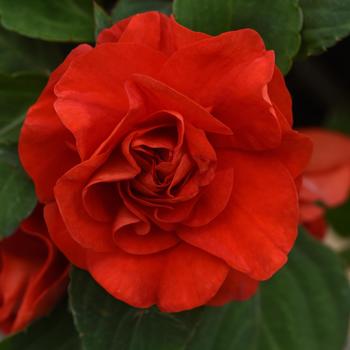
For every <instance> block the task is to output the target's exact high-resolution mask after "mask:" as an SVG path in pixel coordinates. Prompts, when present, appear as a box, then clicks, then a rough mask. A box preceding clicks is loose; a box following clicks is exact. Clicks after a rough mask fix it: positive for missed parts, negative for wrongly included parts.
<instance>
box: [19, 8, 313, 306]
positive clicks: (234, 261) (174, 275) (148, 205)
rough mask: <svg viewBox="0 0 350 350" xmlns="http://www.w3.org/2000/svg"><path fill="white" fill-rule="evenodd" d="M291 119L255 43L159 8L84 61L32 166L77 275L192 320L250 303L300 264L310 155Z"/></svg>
mask: <svg viewBox="0 0 350 350" xmlns="http://www.w3.org/2000/svg"><path fill="white" fill-rule="evenodd" d="M291 123H292V115H291V101H290V97H289V94H288V91H287V89H286V87H285V84H284V80H283V77H282V75H281V73H280V72H279V70H278V69H277V68H276V66H275V63H274V54H273V52H271V51H266V49H265V47H264V44H263V42H262V40H261V38H260V36H259V35H258V34H257V33H256V32H255V31H253V30H250V29H246V30H238V31H234V32H228V33H224V34H222V35H219V36H216V37H211V36H209V35H206V34H203V33H197V32H192V31H190V30H188V29H186V28H184V27H182V26H180V25H179V24H177V23H176V22H175V21H174V20H173V19H171V18H168V17H167V16H165V15H161V14H159V13H155V12H150V13H145V14H142V15H136V16H134V17H132V18H129V19H127V20H124V21H122V22H120V23H118V24H116V25H114V26H113V27H112V28H110V29H107V30H105V31H104V32H102V33H101V34H100V36H99V40H98V45H97V47H95V48H92V47H90V46H88V45H81V46H79V47H78V48H76V49H75V50H73V51H72V52H71V54H70V55H69V56H68V57H67V59H66V60H65V62H64V63H63V64H62V65H61V66H60V67H59V68H58V69H57V70H56V71H55V72H54V73H53V74H52V76H51V78H50V81H49V83H48V85H47V87H46V88H45V90H44V92H43V93H42V95H41V97H40V98H39V100H38V101H37V103H36V104H35V105H34V106H33V107H32V108H31V109H30V111H29V113H28V115H27V118H26V120H25V123H24V127H23V130H22V134H21V139H20V155H21V159H22V162H23V164H24V166H25V168H26V170H27V172H28V173H29V174H30V175H31V177H32V178H33V180H34V182H35V184H36V190H37V194H38V196H39V198H40V200H41V201H42V202H44V203H46V207H45V217H46V220H47V223H48V226H49V231H50V234H51V235H52V238H53V240H54V241H55V242H56V244H57V245H58V246H59V247H60V249H61V250H62V251H63V252H64V253H65V254H66V256H67V257H68V258H69V259H70V260H71V261H72V262H73V263H74V264H76V265H77V266H79V267H81V268H84V269H87V270H88V271H90V273H91V274H92V276H93V277H94V278H95V280H96V281H97V282H98V283H99V284H101V285H102V286H103V287H104V288H105V289H106V290H107V291H108V292H109V293H111V294H112V295H113V296H115V297H116V298H118V299H121V300H123V301H125V302H127V303H129V304H131V305H133V306H136V307H148V306H150V305H152V304H157V305H158V307H159V308H160V309H161V310H164V311H180V310H184V309H190V308H193V307H196V306H199V305H202V304H206V303H210V304H222V303H225V302H227V301H229V300H232V299H238V300H242V299H246V298H249V297H250V296H251V295H252V294H253V293H254V292H255V290H256V288H257V285H258V281H261V280H265V279H268V278H270V277H271V276H272V275H273V274H274V273H275V272H276V271H277V270H278V269H280V268H281V266H283V265H284V264H285V262H286V261H287V254H288V252H289V251H290V249H291V248H292V246H293V243H294V240H295V237H296V232H297V224H298V216H299V213H298V197H297V191H296V186H295V181H294V179H295V178H296V177H298V176H299V175H300V174H301V171H302V169H303V168H304V167H305V165H306V163H307V161H308V159H309V154H310V148H311V146H310V142H309V140H308V138H306V137H305V136H303V135H301V134H299V133H297V132H295V131H293V130H292V129H291Z"/></svg>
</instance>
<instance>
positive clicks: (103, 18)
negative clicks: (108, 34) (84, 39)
mask: <svg viewBox="0 0 350 350" xmlns="http://www.w3.org/2000/svg"><path fill="white" fill-rule="evenodd" d="M94 20H95V38H97V36H98V34H99V33H100V32H101V31H102V30H103V29H105V28H108V27H110V26H111V25H112V24H113V22H112V18H111V16H109V15H108V13H107V12H106V11H105V10H104V9H103V8H102V7H101V6H100V5H99V4H97V3H96V2H94Z"/></svg>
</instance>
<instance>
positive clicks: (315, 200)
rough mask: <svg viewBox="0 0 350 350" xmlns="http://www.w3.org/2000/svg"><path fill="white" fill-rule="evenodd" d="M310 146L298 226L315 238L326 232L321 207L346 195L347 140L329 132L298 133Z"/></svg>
mask: <svg viewBox="0 0 350 350" xmlns="http://www.w3.org/2000/svg"><path fill="white" fill-rule="evenodd" d="M302 133H303V134H305V135H307V136H309V137H310V138H311V140H312V141H313V143H314V152H313V155H312V158H311V161H310V164H309V165H308V167H307V169H306V172H305V176H304V179H303V185H302V189H301V193H300V217H301V221H302V223H303V224H304V225H305V226H306V227H307V228H308V229H309V230H310V232H311V233H313V234H314V235H315V236H316V237H318V238H323V237H324V235H325V233H326V228H327V223H326V220H325V217H324V212H325V207H328V208H332V207H337V206H339V205H341V204H342V203H344V202H345V201H346V200H347V199H348V197H349V194H350V138H349V137H347V136H345V135H343V134H340V133H338V132H333V131H329V130H323V129H317V128H312V129H311V128H310V129H304V130H302Z"/></svg>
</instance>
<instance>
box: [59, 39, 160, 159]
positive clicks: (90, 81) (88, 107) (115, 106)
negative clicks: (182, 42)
mask: <svg viewBox="0 0 350 350" xmlns="http://www.w3.org/2000/svg"><path fill="white" fill-rule="evenodd" d="M164 62H165V56H164V55H163V54H162V53H160V52H158V51H155V50H152V49H150V48H148V47H146V46H142V45H137V44H129V43H120V44H119V43H117V44H104V45H99V46H97V47H96V48H94V49H93V50H91V51H90V52H89V53H87V54H86V55H85V56H84V57H83V58H82V59H79V60H77V61H76V62H75V64H72V65H71V66H70V67H69V69H67V71H66V73H65V74H64V75H63V77H62V78H61V80H60V81H59V82H58V83H57V85H56V87H55V94H56V96H57V101H56V102H55V109H56V111H57V114H58V115H59V117H60V119H61V121H62V123H63V124H64V125H65V126H66V127H67V128H68V129H69V130H70V131H71V132H72V133H73V135H74V136H75V138H76V142H77V148H78V151H79V154H80V155H81V158H82V159H87V158H88V157H89V156H91V154H92V153H93V152H94V151H95V150H96V149H97V148H98V146H99V145H100V144H101V143H102V142H103V141H105V139H106V138H107V136H108V135H109V134H110V133H111V132H112V131H113V129H114V128H115V127H116V126H117V124H118V123H119V122H120V120H121V119H122V118H123V117H124V115H125V114H126V113H127V111H128V109H129V103H128V98H127V95H126V92H125V89H124V82H125V81H126V80H128V79H129V78H130V77H131V75H132V74H134V73H140V74H147V75H154V74H155V73H156V72H158V71H159V69H160V68H161V67H162V65H163V63H164Z"/></svg>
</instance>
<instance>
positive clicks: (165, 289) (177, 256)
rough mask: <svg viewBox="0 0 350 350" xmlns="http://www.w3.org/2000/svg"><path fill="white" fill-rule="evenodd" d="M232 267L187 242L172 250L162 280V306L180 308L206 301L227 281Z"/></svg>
mask: <svg viewBox="0 0 350 350" xmlns="http://www.w3.org/2000/svg"><path fill="white" fill-rule="evenodd" d="M228 271H229V267H228V266H227V265H226V264H225V263H224V262H223V261H222V260H221V259H218V258H216V257H214V256H212V255H210V254H208V253H206V252H204V251H203V250H200V249H197V248H195V247H193V246H190V245H188V244H186V243H182V244H179V245H178V246H176V247H175V248H173V249H171V250H170V251H169V254H168V255H167V259H166V261H165V262H164V270H163V274H162V278H161V281H160V288H159V295H158V307H159V309H160V310H162V311H164V312H178V311H183V310H189V309H193V308H195V307H198V306H201V305H203V304H206V303H207V302H208V301H209V300H210V299H211V298H213V296H214V295H215V294H216V293H217V291H218V290H219V288H220V287H221V285H222V283H223V282H224V280H225V278H226V276H227V274H228Z"/></svg>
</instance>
